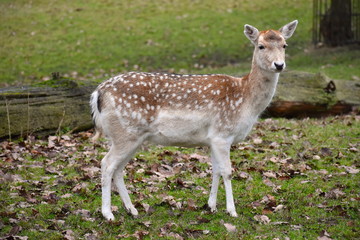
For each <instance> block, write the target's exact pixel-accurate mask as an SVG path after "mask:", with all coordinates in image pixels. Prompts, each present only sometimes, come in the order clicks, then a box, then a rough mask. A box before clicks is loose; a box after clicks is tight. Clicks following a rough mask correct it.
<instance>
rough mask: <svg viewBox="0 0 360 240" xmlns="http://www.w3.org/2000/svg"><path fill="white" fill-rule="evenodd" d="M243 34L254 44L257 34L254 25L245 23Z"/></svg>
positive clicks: (257, 31)
mask: <svg viewBox="0 0 360 240" xmlns="http://www.w3.org/2000/svg"><path fill="white" fill-rule="evenodd" d="M244 34H245V36H246V37H247V38H248V39H249V40H250V41H251V42H252V43H253V44H255V41H256V39H257V38H258V36H259V30H257V28H256V27H253V26H251V25H248V24H245V26H244Z"/></svg>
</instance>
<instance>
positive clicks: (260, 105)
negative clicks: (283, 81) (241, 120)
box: [248, 62, 279, 115]
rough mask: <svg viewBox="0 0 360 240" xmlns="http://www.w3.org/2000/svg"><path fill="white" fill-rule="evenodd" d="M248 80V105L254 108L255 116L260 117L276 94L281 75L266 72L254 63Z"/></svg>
mask: <svg viewBox="0 0 360 240" xmlns="http://www.w3.org/2000/svg"><path fill="white" fill-rule="evenodd" d="M248 78H249V79H248V84H249V85H248V94H249V95H248V103H249V104H251V105H252V106H253V108H252V110H253V114H255V115H259V114H260V113H261V112H262V111H264V110H265V108H266V107H267V106H268V105H269V104H270V102H271V99H272V98H273V96H274V94H275V90H276V85H277V82H278V79H279V73H275V72H270V71H266V70H264V69H262V68H260V67H259V66H258V65H256V64H255V63H254V62H253V64H252V68H251V72H250V74H249V76H248Z"/></svg>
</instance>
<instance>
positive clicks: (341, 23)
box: [320, 0, 354, 47]
mask: <svg viewBox="0 0 360 240" xmlns="http://www.w3.org/2000/svg"><path fill="white" fill-rule="evenodd" d="M320 32H321V34H322V36H323V37H324V43H325V45H327V46H331V47H336V46H341V45H344V44H347V43H349V42H350V41H351V40H353V39H354V34H353V32H352V30H351V0H332V1H331V5H330V8H329V9H328V10H327V11H326V13H325V15H324V17H323V18H322V19H321V22H320Z"/></svg>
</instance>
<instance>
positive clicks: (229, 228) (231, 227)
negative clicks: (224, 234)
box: [224, 223, 236, 232]
mask: <svg viewBox="0 0 360 240" xmlns="http://www.w3.org/2000/svg"><path fill="white" fill-rule="evenodd" d="M224 226H225V228H226V230H227V231H228V232H236V226H234V225H232V224H230V223H224Z"/></svg>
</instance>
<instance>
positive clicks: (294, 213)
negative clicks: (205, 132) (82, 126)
mask: <svg viewBox="0 0 360 240" xmlns="http://www.w3.org/2000/svg"><path fill="white" fill-rule="evenodd" d="M359 120H360V119H359V117H358V116H344V117H329V118H325V119H304V120H286V119H267V120H262V121H260V123H259V124H258V125H257V127H256V128H255V129H254V131H253V132H252V133H251V135H250V136H249V138H248V139H247V141H245V142H243V143H241V144H239V145H236V146H233V147H232V151H231V159H232V164H233V169H234V171H233V180H232V182H233V190H234V198H235V202H236V207H237V212H238V214H239V217H238V218H232V217H230V216H228V215H227V214H226V213H225V193H224V189H223V186H222V185H221V187H220V189H219V196H218V212H217V213H210V212H209V211H208V210H206V208H204V206H205V204H206V202H207V198H208V192H209V190H210V180H211V165H210V164H209V163H208V162H207V160H206V159H207V158H206V157H202V156H206V152H207V150H206V149H205V148H177V147H166V148H161V147H155V146H148V147H145V148H143V149H142V150H141V151H139V152H138V153H137V154H136V156H135V158H134V159H133V160H132V161H131V162H130V164H129V165H128V166H127V169H126V172H127V177H126V184H127V186H128V189H129V191H130V192H131V197H132V199H133V202H134V204H135V206H136V207H137V208H138V210H139V212H140V215H139V217H138V218H133V217H131V216H129V215H128V214H127V213H126V212H125V210H124V209H123V207H122V203H121V200H120V198H119V196H118V194H116V193H113V198H112V199H113V202H112V205H113V206H114V207H115V208H114V214H115V217H116V221H115V222H107V221H105V220H104V219H103V217H102V216H101V213H100V205H101V197H100V192H101V189H100V176H99V174H100V169H99V167H100V159H101V158H102V156H103V155H104V154H105V153H106V151H107V147H108V146H107V143H106V142H104V141H101V142H99V143H98V144H97V145H95V147H94V146H93V145H92V144H91V143H90V141H89V137H90V135H91V133H87V132H82V133H79V134H75V135H59V136H58V137H53V138H49V140H41V139H39V140H36V139H33V138H30V139H29V140H26V141H23V140H19V141H18V142H16V143H14V142H6V141H4V142H2V143H1V144H2V147H3V149H4V153H3V155H2V158H3V160H2V161H1V171H0V173H1V174H0V181H1V187H0V206H1V207H0V215H1V220H0V226H1V227H0V236H3V237H4V236H9V234H10V235H11V233H12V236H15V235H17V236H27V237H28V238H29V239H45V238H46V239H64V238H65V239H71V238H75V239H118V238H127V239H193V238H200V239H286V238H290V239H316V238H317V237H320V236H324V234H325V232H326V234H328V235H329V236H330V238H331V239H356V238H357V237H358V236H359V235H358V229H359V227H360V218H359V215H358V209H359V186H358V183H359V180H360V178H359V174H360V173H358V172H359V137H360V136H359V129H360V122H359ZM49 143H51V144H49ZM204 159H205V160H204ZM161 164H164V165H161ZM179 164H180V165H179ZM163 166H166V167H167V168H164V167H163ZM176 166H183V167H182V168H181V169H180V170H179V171H175V170H173V169H175V168H176ZM168 168H170V169H172V170H170V171H169V170H168ZM156 172H157V173H156ZM159 173H161V174H165V175H166V174H168V175H166V176H165V177H164V176H163V177H161V174H160V175H159ZM170 196H172V197H170ZM144 204H148V207H150V210H146V208H145V207H146V205H144ZM279 206H280V207H279ZM276 207H277V208H278V209H280V210H276V211H275V208H276ZM256 215H260V216H261V215H262V216H267V217H268V218H269V219H270V223H269V224H264V223H261V222H258V221H256V220H255V216H256ZM226 223H227V224H231V225H232V226H235V227H236V232H229V231H227V229H226V227H225V224H226Z"/></svg>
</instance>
